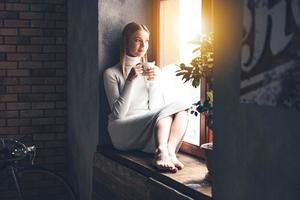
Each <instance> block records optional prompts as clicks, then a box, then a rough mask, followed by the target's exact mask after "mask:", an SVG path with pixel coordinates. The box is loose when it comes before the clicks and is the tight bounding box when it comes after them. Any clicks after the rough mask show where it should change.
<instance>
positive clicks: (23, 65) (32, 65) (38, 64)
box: [19, 61, 43, 69]
mask: <svg viewBox="0 0 300 200" xmlns="http://www.w3.org/2000/svg"><path fill="white" fill-rule="evenodd" d="M42 67H43V64H42V62H32V61H26V62H20V63H19V68H22V69H37V68H42Z"/></svg>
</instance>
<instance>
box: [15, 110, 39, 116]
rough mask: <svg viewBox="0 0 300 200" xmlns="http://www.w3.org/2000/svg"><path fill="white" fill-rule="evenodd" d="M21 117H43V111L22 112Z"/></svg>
mask: <svg viewBox="0 0 300 200" xmlns="http://www.w3.org/2000/svg"><path fill="white" fill-rule="evenodd" d="M20 115H21V117H22V118H23V117H43V115H44V114H43V111H42V110H24V111H23V110H22V111H21V112H20Z"/></svg>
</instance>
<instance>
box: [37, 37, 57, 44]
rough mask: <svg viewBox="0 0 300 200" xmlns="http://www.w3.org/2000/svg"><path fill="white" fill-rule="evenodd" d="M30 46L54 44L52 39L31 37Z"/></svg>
mask: <svg viewBox="0 0 300 200" xmlns="http://www.w3.org/2000/svg"><path fill="white" fill-rule="evenodd" d="M31 44H55V38H53V37H32V38H31Z"/></svg>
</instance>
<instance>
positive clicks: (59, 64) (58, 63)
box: [44, 61, 65, 68]
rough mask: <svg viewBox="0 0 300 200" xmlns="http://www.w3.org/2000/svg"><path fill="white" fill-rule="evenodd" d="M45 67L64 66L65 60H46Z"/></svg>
mask: <svg viewBox="0 0 300 200" xmlns="http://www.w3.org/2000/svg"><path fill="white" fill-rule="evenodd" d="M44 67H45V68H64V67H65V62H59V61H58V62H57V61H56V62H46V63H44Z"/></svg>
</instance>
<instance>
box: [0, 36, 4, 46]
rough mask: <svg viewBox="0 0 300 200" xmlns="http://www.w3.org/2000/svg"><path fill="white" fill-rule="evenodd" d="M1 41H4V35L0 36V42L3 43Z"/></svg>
mask: <svg viewBox="0 0 300 200" xmlns="http://www.w3.org/2000/svg"><path fill="white" fill-rule="evenodd" d="M3 43H4V37H3V36H0V44H3Z"/></svg>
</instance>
